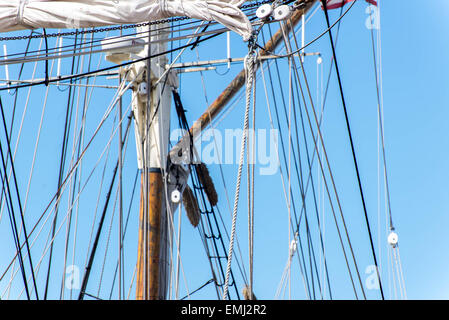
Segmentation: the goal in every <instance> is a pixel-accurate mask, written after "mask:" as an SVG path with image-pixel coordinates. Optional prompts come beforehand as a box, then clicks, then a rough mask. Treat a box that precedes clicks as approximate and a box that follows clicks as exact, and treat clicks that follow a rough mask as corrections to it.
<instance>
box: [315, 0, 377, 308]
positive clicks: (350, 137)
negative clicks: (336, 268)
mask: <svg viewBox="0 0 449 320" xmlns="http://www.w3.org/2000/svg"><path fill="white" fill-rule="evenodd" d="M321 2H322V4H323V8H324V14H325V17H326V23H327V26H328V28H329V32H328V33H329V40H330V43H331V48H332V55H333V57H334V61H335V71H336V73H337V79H338V86H339V89H340V96H341V101H342V106H343V111H344V114H345V120H346V127H347V130H348V135H349V141H350V145H351V152H352V158H353V160H354V166H355V170H356V174H357V182H358V186H359V191H360V197H361V200H362V205H363V212H364V215H365V221H366V226H367V229H368V235H369V239H370V245H371V251H372V254H373V259H374V264H375V266H376V273H377V278H378V280H379V287H380V294H381V297H382V300H384V299H385V297H384V293H383V288H382V282H381V279H380V275H379V267H378V264H377V257H376V251H375V249H374V243H373V237H372V235H371V227H370V224H369V219H368V212H367V209H366V203H365V196H364V194H363V188H362V182H361V178H360V172H359V168H358V164H357V157H356V154H355V148H354V142H353V139H352V134H351V127H350V124H349V118H348V112H347V109H346V102H345V98H344V94H343V87H342V83H341V77H340V70H339V68H338V62H337V55H336V53H335V46H334V41H333V39H332V31H331V30H330V22H329V14H328V11H327V3H326V1H324V0H321ZM354 2H355V1H354Z"/></svg>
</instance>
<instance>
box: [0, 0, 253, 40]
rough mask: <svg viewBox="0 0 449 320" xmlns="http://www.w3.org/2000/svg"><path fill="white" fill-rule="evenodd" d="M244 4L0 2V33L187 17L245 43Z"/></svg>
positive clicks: (219, 0) (188, 0)
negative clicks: (209, 23) (217, 25)
mask: <svg viewBox="0 0 449 320" xmlns="http://www.w3.org/2000/svg"><path fill="white" fill-rule="evenodd" d="M244 1H245V0H0V32H8V31H14V30H21V29H37V28H57V29H59V28H61V29H63V28H89V27H99V26H108V25H120V24H132V23H141V22H146V21H155V20H159V19H164V18H169V17H176V16H187V17H190V18H193V19H200V20H205V21H217V22H219V23H221V24H222V25H224V26H226V27H227V28H229V29H231V30H233V31H235V32H237V33H238V34H240V35H241V36H242V37H243V39H244V40H245V41H246V40H248V39H249V38H250V35H251V32H252V27H251V24H250V22H249V20H248V18H247V17H246V15H245V14H244V13H243V12H242V11H241V10H240V9H239V6H240V5H241V4H242V3H243V2H244Z"/></svg>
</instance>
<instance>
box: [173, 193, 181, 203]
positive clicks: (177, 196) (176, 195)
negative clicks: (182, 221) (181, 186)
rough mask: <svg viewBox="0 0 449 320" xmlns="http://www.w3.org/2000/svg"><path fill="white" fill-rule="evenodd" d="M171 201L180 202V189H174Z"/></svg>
mask: <svg viewBox="0 0 449 320" xmlns="http://www.w3.org/2000/svg"><path fill="white" fill-rule="evenodd" d="M171 201H172V202H173V203H179V202H180V201H181V192H179V190H173V191H172V193H171Z"/></svg>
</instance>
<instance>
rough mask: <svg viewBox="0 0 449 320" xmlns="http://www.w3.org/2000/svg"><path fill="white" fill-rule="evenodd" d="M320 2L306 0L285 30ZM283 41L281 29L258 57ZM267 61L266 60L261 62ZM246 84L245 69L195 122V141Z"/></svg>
mask: <svg viewBox="0 0 449 320" xmlns="http://www.w3.org/2000/svg"><path fill="white" fill-rule="evenodd" d="M317 1H318V0H305V1H304V8H303V9H301V10H297V11H295V12H294V13H293V15H292V17H291V18H290V21H289V23H287V24H286V26H285V30H286V32H288V33H289V32H290V31H292V30H291V29H292V28H294V27H295V26H296V25H297V24H298V23H299V22H300V21H301V18H302V16H303V15H304V14H305V13H307V11H309V10H310V8H311V7H312V6H313V5H314V4H315V3H316V2H317ZM282 40H283V32H282V30H281V29H279V30H278V31H277V32H276V33H275V34H274V35H273V37H272V38H271V39H270V40H269V41H268V42H267V43H266V45H265V47H264V50H259V53H258V56H259V57H260V56H268V55H270V54H271V53H270V52H273V51H274V50H275V49H276V48H277V46H278V45H279V44H280V43H281V42H282ZM261 61H265V60H261ZM259 66H260V64H256V68H259ZM244 84H245V69H243V70H242V71H240V73H239V74H238V75H237V76H236V77H235V78H234V80H232V81H231V83H230V84H229V85H228V86H227V87H226V89H224V90H223V92H222V93H221V94H220V95H219V96H218V97H217V99H215V101H214V102H213V103H212V104H211V105H210V106H209V108H207V110H206V111H205V112H204V113H203V114H202V115H201V117H199V118H198V120H196V121H195V123H194V124H193V126H192V127H191V128H190V134H191V135H192V136H193V138H194V139H195V138H196V136H197V135H198V134H199V133H201V131H202V130H204V129H205V128H206V127H207V126H208V125H209V124H210V123H211V122H212V120H213V119H215V117H216V116H217V115H218V114H219V113H220V112H221V111H222V110H223V108H224V107H225V106H226V104H227V103H228V102H229V101H230V100H231V99H232V98H233V97H234V96H235V94H236V93H237V92H238V91H239V90H240V89H241V88H242V87H243V85H244ZM190 134H186V135H184V136H183V137H182V139H181V140H180V141H179V142H178V143H177V144H176V146H174V147H173V149H172V150H171V151H170V156H171V157H172V158H176V157H177V154H179V151H180V149H181V148H182V146H183V145H186V146H188V145H190V144H189V143H187V142H188V140H189V137H190Z"/></svg>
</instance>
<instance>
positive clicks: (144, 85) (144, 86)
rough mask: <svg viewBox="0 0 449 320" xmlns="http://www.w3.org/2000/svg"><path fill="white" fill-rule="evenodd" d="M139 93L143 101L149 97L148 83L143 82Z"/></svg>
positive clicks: (138, 89)
mask: <svg viewBox="0 0 449 320" xmlns="http://www.w3.org/2000/svg"><path fill="white" fill-rule="evenodd" d="M137 93H138V94H139V97H140V98H142V99H144V100H145V99H146V98H147V95H148V85H147V83H146V82H142V83H140V84H139V86H138V87H137Z"/></svg>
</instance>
